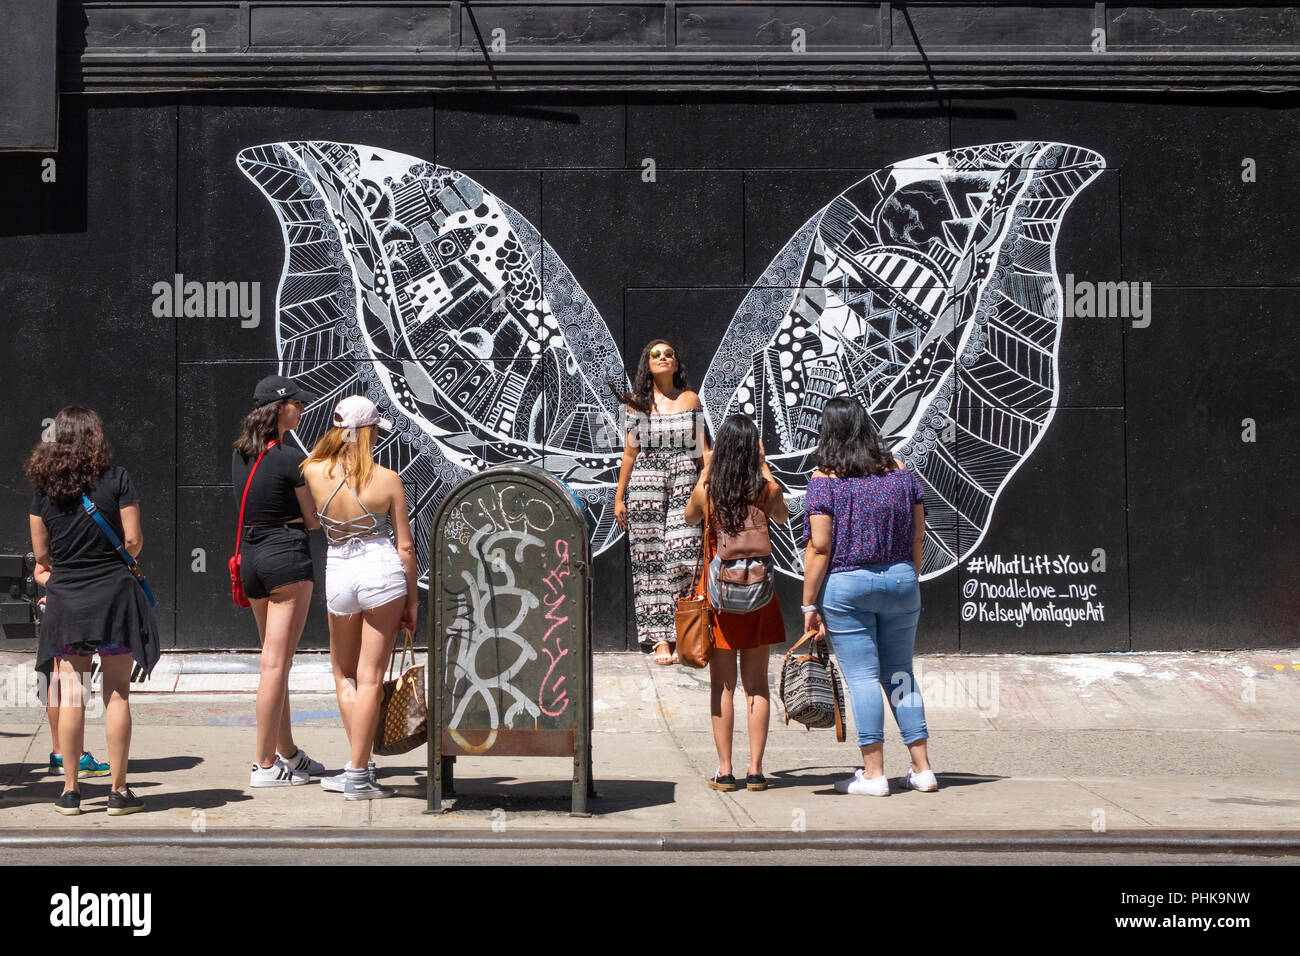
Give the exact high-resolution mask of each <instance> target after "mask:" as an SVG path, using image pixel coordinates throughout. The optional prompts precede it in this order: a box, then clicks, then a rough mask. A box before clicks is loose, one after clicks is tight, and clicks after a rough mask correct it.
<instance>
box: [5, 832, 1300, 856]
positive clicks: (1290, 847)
mask: <svg viewBox="0 0 1300 956" xmlns="http://www.w3.org/2000/svg"><path fill="white" fill-rule="evenodd" d="M27 846H30V847H38V846H39V847H52V846H77V847H85V846H95V847H113V846H131V847H147V846H155V847H164V846H195V847H197V846H206V847H227V848H263V849H264V848H301V849H318V850H323V849H332V848H339V849H343V848H347V849H352V848H360V847H373V848H386V847H392V848H399V847H400V848H420V847H426V848H429V849H440V850H456V849H466V850H470V849H473V850H624V851H625V850H645V851H654V850H659V851H673V852H691V851H710V852H719V851H728V850H730V851H757V850H817V849H821V850H986V851H987V850H992V851H1017V850H1025V851H1033V850H1057V851H1060V850H1079V851H1084V852H1094V853H1095V852H1098V851H1103V852H1125V851H1138V852H1145V853H1156V852H1170V851H1186V852H1197V853H1204V852H1220V853H1228V852H1231V853H1249V854H1262V855H1290V854H1297V853H1300V831H1297V830H1261V831H1253V832H1249V833H1245V832H1236V833H1233V832H1224V831H1216V830H1115V831H1111V832H1108V833H1080V832H1077V831H1052V830H947V831H940V832H933V833H917V832H916V831H901V830H893V831H890V830H885V831H839V832H835V831H824V832H820V833H815V832H810V833H793V832H790V833H787V832H782V831H744V832H739V833H736V832H729V831H722V830H696V831H668V832H662V833H656V832H634V831H629V832H621V833H610V834H595V833H556V832H554V831H545V830H520V831H516V832H514V833H506V834H498V833H465V832H456V831H447V830H441V831H429V830H385V831H374V830H369V831H367V830H346V831H345V830H319V829H317V830H302V829H299V830H290V829H285V830H273V829H272V830H255V829H239V830H223V831H221V832H216V833H191V832H179V833H178V832H176V831H168V830H158V829H148V830H146V829H139V830H118V831H116V832H112V833H106V832H100V831H97V830H75V831H72V830H67V829H59V830H53V829H50V830H24V831H22V832H5V831H0V847H27Z"/></svg>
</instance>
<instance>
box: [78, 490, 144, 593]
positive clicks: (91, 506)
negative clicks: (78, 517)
mask: <svg viewBox="0 0 1300 956" xmlns="http://www.w3.org/2000/svg"><path fill="white" fill-rule="evenodd" d="M81 507H82V508H84V509H85V510H86V514H88V515H90V517H91V518H92V519H94V522H95V524H97V525H99V530H100V531H102V532H104V534H105V536H106V537H107V538H108V543H109V544H111V545H112V546H113V548H114V549H115V550H116V551H117V556H118V557H119V558H121V559H122V560H123V561H125V562H126V567H127V570H128V571H130V572H131V574H133V575H134V576H135V579H136V580H137V581H139V582H140V587H142V588H143V589H144V596H145V597H147V598H148V599H149V606H150V607H154V606H156V605H157V603H158V602H157V601H155V600H154V596H153V591H151V590H149V582H148V581H146V580H145V578H144V575H143V574H142V573H141V572H140V565H139V564H137V563H136V560H135V558H133V557H131V555H130V554H129V553H128V552H127V550H126V548H125V547H124V546H123V545H122V542H121V541H120V540H118V537H117V535H116V534H115V533H114V531H113V528H112V526H111V525H109V523H108V521H107V519H105V518H104V516H103V515H102V514H100V513H99V508H98V507H97V506H96V505H95V503H94V502H93V501H91V500H90V496H89V495H85V494H83V495H82V496H81Z"/></svg>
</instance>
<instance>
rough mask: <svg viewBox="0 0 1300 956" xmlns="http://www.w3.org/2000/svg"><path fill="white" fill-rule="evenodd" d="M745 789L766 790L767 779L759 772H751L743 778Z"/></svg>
mask: <svg viewBox="0 0 1300 956" xmlns="http://www.w3.org/2000/svg"><path fill="white" fill-rule="evenodd" d="M745 789H746V790H766V789H767V779H766V778H765V777H764V776H763V775H762V774H761V773H751V774H750V775H749V776H747V777H746V778H745Z"/></svg>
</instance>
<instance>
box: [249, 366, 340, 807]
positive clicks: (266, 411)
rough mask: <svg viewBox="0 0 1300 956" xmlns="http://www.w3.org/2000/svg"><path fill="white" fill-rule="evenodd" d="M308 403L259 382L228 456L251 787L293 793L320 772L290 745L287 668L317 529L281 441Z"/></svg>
mask: <svg viewBox="0 0 1300 956" xmlns="http://www.w3.org/2000/svg"><path fill="white" fill-rule="evenodd" d="M310 400H311V396H309V395H306V394H304V393H303V392H302V390H301V389H300V388H299V387H298V386H297V385H296V384H295V383H294V382H293V381H292V380H291V379H287V378H284V377H282V376H279V375H271V376H268V377H267V378H264V379H262V381H260V382H258V383H257V389H256V391H255V392H254V397H253V402H254V408H253V410H252V411H251V412H249V413H248V414H247V415H245V416H244V420H243V422H242V423H241V424H240V430H239V438H238V439H236V441H235V444H234V449H235V450H234V453H233V455H232V456H231V484H232V486H233V488H234V492H235V503H236V505H237V506H241V510H242V513H243V525H242V528H241V530H240V532H239V534H240V539H239V553H240V566H241V572H242V574H241V576H242V579H243V585H244V593H245V595H247V597H248V600H249V602H250V603H251V604H252V610H253V618H254V620H256V621H257V637H258V641H259V642H260V643H261V645H262V657H261V677H260V679H259V681H258V684H257V753H256V760H255V762H254V763H253V767H252V770H251V771H250V772H249V786H251V787H285V786H298V785H301V784H306V783H310V782H311V775H312V774H321V773H323V772H324V770H325V767H324V766H323V765H322V764H320V763H319V762H317V761H315V760H312V759H311V757H309V756H308V755H307V752H306V751H304V750H302V749H300V748H299V747H298V746H297V745H296V744H295V743H294V740H293V728H292V727H291V726H290V724H289V668H290V666H291V665H292V664H293V655H294V652H295V651H296V650H297V649H298V641H299V639H300V638H301V637H302V629H303V625H304V624H305V623H306V621H307V610H308V608H309V607H310V605H311V594H312V587H313V584H312V581H313V578H314V574H313V569H312V562H311V550H310V547H309V545H308V539H307V532H308V531H309V530H314V529H316V528H319V527H320V523H319V522H318V521H317V520H316V513H315V508H313V507H312V503H311V497H310V495H308V493H307V488H306V485H305V482H304V481H303V478H302V472H301V470H300V468H299V466H300V464H301V463H302V460H303V458H304V457H305V456H304V455H303V453H302V451H301V450H300V449H298V448H297V447H296V446H291V445H288V444H286V443H285V440H284V438H285V434H286V433H287V432H289V431H290V430H292V429H293V428H294V427H295V426H296V425H297V424H298V419H299V417H300V416H301V415H302V409H303V404H304V402H306V401H310ZM250 477H251V481H250ZM246 489H247V491H246ZM237 513H239V512H237Z"/></svg>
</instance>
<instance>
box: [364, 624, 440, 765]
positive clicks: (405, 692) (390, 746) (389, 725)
mask: <svg viewBox="0 0 1300 956" xmlns="http://www.w3.org/2000/svg"><path fill="white" fill-rule="evenodd" d="M402 633H403V635H404V636H405V638H406V640H405V642H404V643H403V645H402V650H401V656H400V658H399V659H398V664H397V669H398V670H399V671H401V676H400V677H398V678H397V679H396V680H394V679H393V658H389V660H388V680H386V681H384V699H383V701H382V702H381V703H380V705H379V726H378V728H376V730H375V747H374V750H375V753H377V754H379V755H380V756H382V757H391V756H393V755H394V754H404V753H406V752H407V751H408V750H414V749H415V748H416V747H423V746H424V745H425V744H426V743H427V742H428V740H429V706H428V704H427V703H426V701H425V697H424V665H423V664H420V665H418V666H417V665H416V663H415V641H414V640H413V638H412V637H411V632H410V631H403V632H402ZM407 654H410V655H411V666H410V667H407V668H405V669H404V670H403V665H404V664H405V663H406V655H407ZM394 656H396V655H394Z"/></svg>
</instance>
